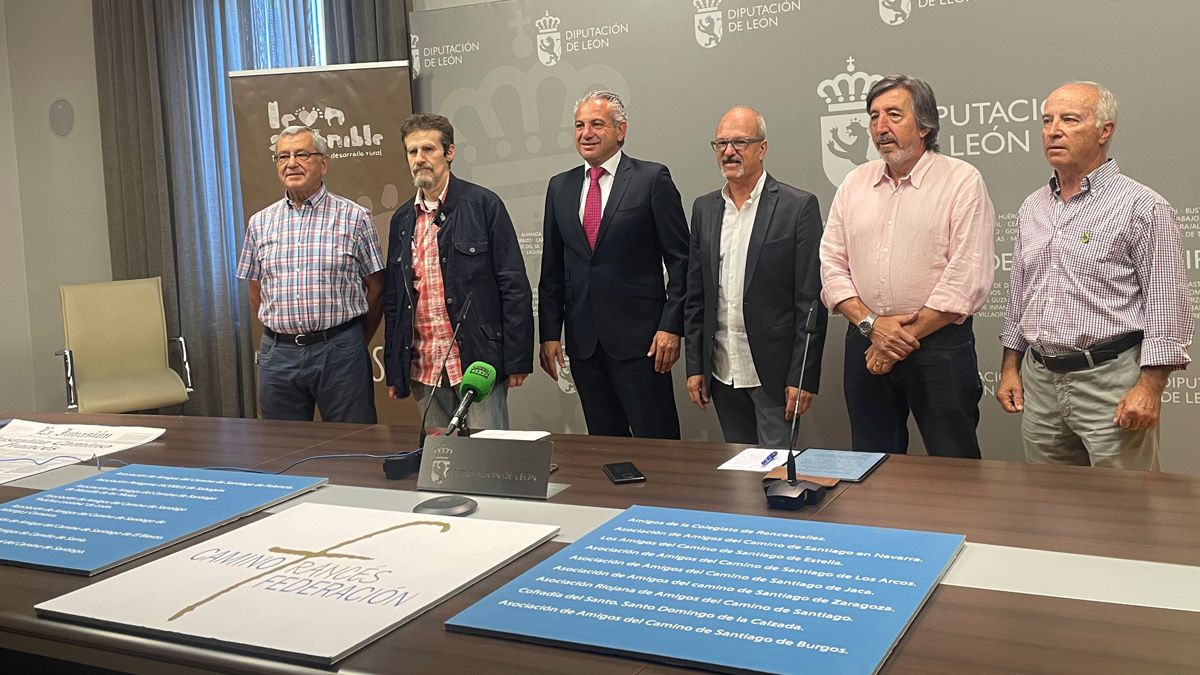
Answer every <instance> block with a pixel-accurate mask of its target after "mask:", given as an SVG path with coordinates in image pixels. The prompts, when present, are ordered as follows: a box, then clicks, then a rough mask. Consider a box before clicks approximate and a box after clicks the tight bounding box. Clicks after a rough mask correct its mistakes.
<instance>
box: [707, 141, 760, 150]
mask: <svg viewBox="0 0 1200 675" xmlns="http://www.w3.org/2000/svg"><path fill="white" fill-rule="evenodd" d="M765 140H767V139H765V138H735V139H733V140H725V139H724V138H722V139H719V140H715V141H709V142H708V144H709V145H711V146H712V149H713V150H716V151H717V152H725V148H728V147H729V146H731V145H732V146H733V149H734V150H737V151H738V152H741V151H743V150H745V149H746V148H748V147H750V144H752V143H761V142H763V141H765Z"/></svg>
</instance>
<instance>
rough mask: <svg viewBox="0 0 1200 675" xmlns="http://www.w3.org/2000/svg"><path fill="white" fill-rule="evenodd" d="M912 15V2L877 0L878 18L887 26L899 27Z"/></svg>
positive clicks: (905, 0) (909, 0) (906, 0)
mask: <svg viewBox="0 0 1200 675" xmlns="http://www.w3.org/2000/svg"><path fill="white" fill-rule="evenodd" d="M911 14H912V0H879V18H880V19H881V20H882V21H883V22H884V23H886V24H887V25H889V26H899V25H900V24H902V23H904V22H905V21H908V17H909V16H910V15H911Z"/></svg>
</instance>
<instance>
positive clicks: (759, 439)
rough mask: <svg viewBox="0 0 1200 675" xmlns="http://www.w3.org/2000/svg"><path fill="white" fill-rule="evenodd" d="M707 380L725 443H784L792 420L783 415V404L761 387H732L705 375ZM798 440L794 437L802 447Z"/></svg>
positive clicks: (783, 445) (766, 445) (775, 445)
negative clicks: (773, 398)
mask: <svg viewBox="0 0 1200 675" xmlns="http://www.w3.org/2000/svg"><path fill="white" fill-rule="evenodd" d="M708 382H709V394H711V395H712V402H713V405H714V406H715V407H716V409H717V419H718V420H719V421H720V422H721V435H723V436H724V437H725V442H726V443H746V444H748V445H755V446H758V447H763V448H786V447H787V443H788V436H789V435H790V434H791V431H792V423H791V422H789V421H787V420H785V419H783V413H784V408H786V407H787V405H786V404H784V403H783V402H779V401H774V400H772V399H771V397H770V396H767V392H766V391H764V390H763V388H762V387H749V388H745V389H734V388H733V387H731V386H729V385H727V384H725V383H724V382H721V381H720V380H718V379H716V378H709V379H708ZM801 441H802V439H797V440H796V445H797V447H799V448H801V449H803V448H804V446H803V445H801V444H800V443H801Z"/></svg>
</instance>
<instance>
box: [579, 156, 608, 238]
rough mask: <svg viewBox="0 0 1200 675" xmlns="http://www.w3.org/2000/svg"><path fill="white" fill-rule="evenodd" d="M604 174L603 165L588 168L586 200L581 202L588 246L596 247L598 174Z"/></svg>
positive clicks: (598, 196) (598, 211)
mask: <svg viewBox="0 0 1200 675" xmlns="http://www.w3.org/2000/svg"><path fill="white" fill-rule="evenodd" d="M603 175H604V167H602V166H593V167H592V168H590V169H588V178H589V180H590V182H589V183H588V193H587V200H586V201H585V202H584V203H583V234H584V236H586V237H587V241H588V247H589V248H593V249H594V248H596V235H598V234H600V216H601V213H600V176H603Z"/></svg>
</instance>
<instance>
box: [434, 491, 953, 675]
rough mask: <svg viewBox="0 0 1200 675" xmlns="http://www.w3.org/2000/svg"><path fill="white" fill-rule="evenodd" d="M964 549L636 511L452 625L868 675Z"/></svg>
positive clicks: (804, 525) (772, 521)
mask: <svg viewBox="0 0 1200 675" xmlns="http://www.w3.org/2000/svg"><path fill="white" fill-rule="evenodd" d="M963 541H964V537H962V536H961V535H950V534H939V533H931V532H913V531H907V530H892V529H883V528H874V527H859V526H854V525H837V524H832V523H817V522H809V521H800V520H791V519H784V518H766V517H761V516H739V515H733V514H725V513H710V512H704V511H688V510H680V509H662V508H651V507H642V506H635V507H633V508H630V509H628V510H627V511H625V512H624V513H623V514H621V515H619V516H617V517H615V518H613V519H612V520H611V521H609V522H608V523H606V524H605V525H604V526H602V527H600V528H598V529H597V530H594V531H593V532H591V533H589V534H588V535H587V536H586V537H584V538H582V539H580V540H579V541H577V542H575V543H574V544H572V545H570V546H568V547H567V548H565V549H563V550H562V551H559V552H558V553H557V554H555V555H554V556H552V557H550V558H548V559H547V560H545V561H544V562H542V563H541V564H539V565H537V566H536V567H534V568H533V569H531V570H529V571H528V572H526V573H525V574H522V575H521V576H520V577H518V578H517V579H514V580H513V581H512V582H510V583H508V584H506V585H505V586H504V587H502V588H500V589H499V590H497V591H495V592H494V593H492V594H491V595H489V596H488V597H486V598H484V599H483V600H480V601H479V602H477V603H476V604H474V605H472V606H471V607H469V608H467V609H466V610H464V611H463V612H461V613H459V614H458V615H456V616H454V617H453V618H451V619H450V620H449V621H447V622H446V625H447V627H449V628H450V629H452V630H461V631H465V632H473V633H483V634H488V635H502V636H511V637H516V638H518V639H528V640H533V641H538V642H545V641H550V642H555V643H561V644H564V645H568V646H570V645H578V646H581V647H584V648H590V649H594V650H597V651H610V652H618V653H624V654H629V655H637V656H641V657H646V658H651V659H657V660H662V661H666V662H671V663H692V664H705V665H709V666H710V667H711V666H717V667H720V668H729V669H737V670H755V671H763V672H804V671H806V670H808V669H810V668H811V669H814V670H813V672H818V671H823V672H831V673H872V672H875V671H876V670H877V669H878V668H879V667H880V666H881V665H882V664H883V661H884V660H885V659H886V658H887V655H888V654H889V653H890V652H891V650H892V648H893V647H894V646H895V644H896V642H897V641H898V640H899V639H900V636H901V635H903V633H904V631H905V629H906V628H907V627H908V625H909V623H910V622H911V621H912V619H913V618H914V617H915V616H916V614H917V612H918V611H919V610H920V608H921V606H922V605H923V604H924V602H925V600H926V599H927V598H928V597H929V594H930V593H931V592H932V591H933V588H934V586H936V584H937V582H938V580H939V579H941V577H942V575H943V574H944V573H945V571H946V569H947V568H948V567H949V565H950V562H951V561H952V560H953V559H954V557H955V556H956V555H957V553H958V551H959V550H960V549H961V547H962V544H963Z"/></svg>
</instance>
